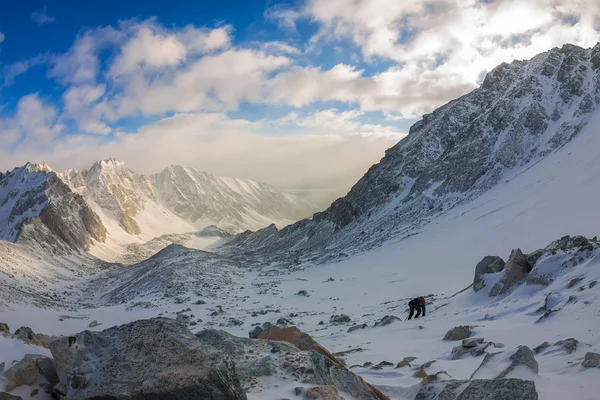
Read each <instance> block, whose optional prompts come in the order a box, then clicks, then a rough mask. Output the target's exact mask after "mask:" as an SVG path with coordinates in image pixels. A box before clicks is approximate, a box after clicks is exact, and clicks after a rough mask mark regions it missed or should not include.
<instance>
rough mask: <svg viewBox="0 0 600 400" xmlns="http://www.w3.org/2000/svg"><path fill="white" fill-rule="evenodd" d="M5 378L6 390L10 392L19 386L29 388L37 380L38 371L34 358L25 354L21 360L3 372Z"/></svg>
mask: <svg viewBox="0 0 600 400" xmlns="http://www.w3.org/2000/svg"><path fill="white" fill-rule="evenodd" d="M4 377H5V378H6V380H7V382H6V388H5V390H8V391H9V392H11V391H12V390H14V389H15V388H17V387H19V386H31V385H33V384H35V383H36V382H37V380H38V369H37V367H36V365H35V358H34V357H33V356H31V355H29V354H27V355H26V356H25V357H23V359H22V360H21V361H19V362H17V363H16V364H15V365H13V366H12V367H10V368H9V369H7V370H6V371H5V372H4Z"/></svg>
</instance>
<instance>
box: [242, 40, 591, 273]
mask: <svg viewBox="0 0 600 400" xmlns="http://www.w3.org/2000/svg"><path fill="white" fill-rule="evenodd" d="M599 103H600V44H599V45H597V46H596V47H594V48H593V49H582V48H579V47H576V46H572V45H565V46H563V47H562V48H555V49H553V50H551V51H549V52H546V53H543V54H540V55H538V56H536V57H534V58H533V59H532V60H529V61H515V62H513V63H511V64H502V65H500V66H498V67H497V68H495V69H494V70H493V71H492V72H490V73H489V74H488V75H487V77H486V78H485V80H484V82H483V84H482V85H481V87H480V88H478V89H476V90H474V91H473V92H471V93H469V94H467V95H465V96H463V97H461V98H459V99H457V100H454V101H451V102H450V103H448V104H446V105H444V106H442V107H440V108H438V109H437V110H435V111H434V112H433V113H431V114H428V115H425V116H424V117H423V119H422V120H421V121H419V122H417V123H416V124H414V125H413V126H412V127H411V129H410V133H409V135H408V137H406V138H405V139H403V140H402V141H400V142H399V143H398V144H397V145H395V146H394V147H392V148H390V149H389V150H388V151H387V152H386V156H385V157H384V158H383V159H382V160H381V162H380V163H378V164H376V165H374V166H372V167H371V168H370V169H369V171H368V172H367V173H366V174H365V175H364V176H363V178H361V179H360V180H359V181H358V182H357V183H356V185H355V186H354V187H353V188H352V190H351V191H350V193H349V194H348V195H347V196H345V197H343V198H341V199H339V200H337V201H335V202H334V203H333V204H332V205H331V207H330V208H329V209H327V210H325V211H324V212H322V213H317V214H315V215H314V216H313V218H312V220H304V221H300V222H298V223H296V224H294V225H292V226H289V227H286V228H284V229H282V230H281V231H280V232H274V233H273V234H272V235H265V234H264V232H262V233H261V234H260V235H243V236H240V237H238V238H234V239H233V240H232V241H231V242H230V244H231V246H232V247H234V248H235V247H242V248H243V249H245V250H248V251H258V252H260V253H264V254H269V255H271V256H274V255H275V257H276V261H277V262H284V261H285V259H286V258H287V259H288V260H287V262H288V263H289V264H291V265H294V264H297V263H299V262H300V263H301V262H302V260H303V259H304V260H312V259H314V258H323V259H324V260H325V261H327V260H328V259H333V258H343V257H344V256H345V255H347V254H351V253H355V252H359V251H363V250H365V249H369V248H373V247H377V246H380V245H381V244H382V243H383V242H385V241H386V240H388V239H390V238H396V239H397V238H399V237H404V238H407V237H410V236H411V235H414V234H415V233H417V232H419V231H420V230H421V229H422V228H423V227H424V226H426V225H427V224H429V223H430V222H431V221H436V222H437V221H439V220H440V219H444V218H445V215H447V214H448V213H449V212H450V211H451V210H452V209H453V208H454V207H456V206H458V205H461V204H465V203H468V202H470V201H472V200H473V199H476V198H478V197H479V196H482V195H484V194H486V193H488V192H489V191H490V190H492V189H493V188H494V187H496V186H498V185H501V184H503V183H505V182H506V181H510V180H512V179H514V178H515V176H518V175H519V174H520V173H521V172H522V171H523V170H525V169H527V168H529V167H531V166H532V165H535V164H536V163H538V162H540V161H543V160H544V159H545V158H548V157H550V156H552V155H553V154H555V152H556V151H558V150H559V149H561V148H562V147H563V146H565V145H567V144H568V143H570V142H571V141H573V140H575V139H577V138H578V136H579V135H581V132H582V131H583V129H584V128H585V127H586V126H588V125H589V124H590V119H591V117H592V115H593V114H594V112H595V111H596V110H598V108H599V107H598V104H599ZM574 179H578V178H576V177H575V175H574ZM257 248H262V249H260V250H256V249H257Z"/></svg>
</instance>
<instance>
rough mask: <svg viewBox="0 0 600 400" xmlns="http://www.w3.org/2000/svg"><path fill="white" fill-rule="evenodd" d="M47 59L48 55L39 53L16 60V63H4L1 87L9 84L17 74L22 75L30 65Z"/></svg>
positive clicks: (41, 62) (44, 61)
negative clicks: (26, 58)
mask: <svg viewBox="0 0 600 400" xmlns="http://www.w3.org/2000/svg"><path fill="white" fill-rule="evenodd" d="M47 61H48V56H47V55H46V54H39V55H37V56H35V57H32V58H30V59H28V60H24V61H17V62H16V63H13V64H8V65H5V66H4V68H3V71H2V86H1V87H8V86H11V85H12V84H13V83H14V82H15V79H16V78H17V77H18V76H19V75H23V74H24V73H26V72H27V71H29V69H30V68H32V67H35V66H37V65H42V64H45V63H46V62H47Z"/></svg>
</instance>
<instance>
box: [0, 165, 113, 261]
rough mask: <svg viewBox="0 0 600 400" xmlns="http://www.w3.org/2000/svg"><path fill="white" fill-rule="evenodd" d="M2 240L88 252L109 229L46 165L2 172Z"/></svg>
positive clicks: (0, 214) (103, 237) (0, 192)
mask: <svg viewBox="0 0 600 400" xmlns="http://www.w3.org/2000/svg"><path fill="white" fill-rule="evenodd" d="M0 239H4V240H8V241H12V242H14V241H16V240H19V241H21V242H25V241H29V242H32V243H36V244H38V245H47V246H46V247H47V249H48V250H50V252H56V251H68V249H75V250H89V248H90V245H91V244H92V239H94V240H95V241H97V242H103V241H104V240H105V239H106V229H105V228H104V225H103V224H102V221H101V220H100V218H99V217H98V215H96V213H94V211H93V210H92V209H91V208H90V207H89V206H88V204H87V203H86V202H85V200H84V199H83V197H81V196H80V195H79V194H77V193H74V192H73V191H71V189H70V188H69V186H68V185H66V184H65V183H64V182H63V181H62V180H61V179H60V177H59V176H58V175H57V174H56V173H54V172H52V170H51V169H50V167H48V166H47V165H45V164H31V163H27V164H26V165H25V166H23V167H19V168H15V169H13V170H12V171H10V172H7V173H5V174H2V173H0Z"/></svg>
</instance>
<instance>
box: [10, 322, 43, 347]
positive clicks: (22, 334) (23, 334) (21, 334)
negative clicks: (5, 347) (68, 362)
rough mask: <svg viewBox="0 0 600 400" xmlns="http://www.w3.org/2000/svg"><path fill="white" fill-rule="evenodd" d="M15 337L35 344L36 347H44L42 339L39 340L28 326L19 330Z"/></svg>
mask: <svg viewBox="0 0 600 400" xmlns="http://www.w3.org/2000/svg"><path fill="white" fill-rule="evenodd" d="M15 336H16V337H18V338H19V339H21V340H23V341H25V342H27V343H31V344H35V345H36V346H43V345H44V344H43V342H42V341H41V340H40V338H38V337H37V335H36V334H35V333H34V332H33V330H32V329H31V328H29V327H27V326H22V327H20V328H19V329H17V330H16V331H15Z"/></svg>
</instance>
